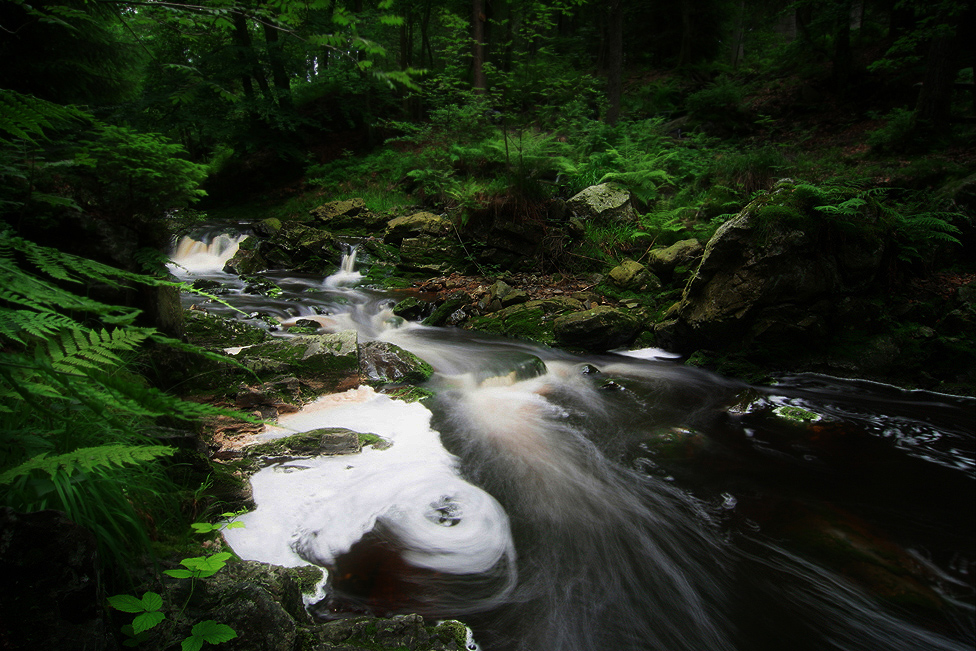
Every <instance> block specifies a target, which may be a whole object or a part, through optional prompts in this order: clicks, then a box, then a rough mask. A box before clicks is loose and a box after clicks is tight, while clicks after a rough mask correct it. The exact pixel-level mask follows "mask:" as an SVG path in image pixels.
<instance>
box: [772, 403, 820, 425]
mask: <svg viewBox="0 0 976 651" xmlns="http://www.w3.org/2000/svg"><path fill="white" fill-rule="evenodd" d="M773 413H774V414H776V415H777V416H779V417H780V418H782V419H784V420H788V421H790V422H793V423H801V424H805V423H815V422H817V421H819V420H822V419H823V417H822V416H821V415H820V414H817V413H815V412H812V411H809V410H807V409H803V408H801V407H793V406H788V405H784V406H781V407H776V408H775V409H773Z"/></svg>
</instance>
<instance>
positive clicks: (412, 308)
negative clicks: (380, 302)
mask: <svg viewBox="0 0 976 651" xmlns="http://www.w3.org/2000/svg"><path fill="white" fill-rule="evenodd" d="M427 306H428V303H426V302H424V301H419V300H417V299H416V298H414V297H413V296H408V297H407V298H405V299H403V300H402V301H400V302H399V303H397V304H396V305H394V306H393V314H395V315H397V316H398V317H401V318H403V319H406V320H407V321H419V320H420V319H422V318H423V316H424V312H426V311H427Z"/></svg>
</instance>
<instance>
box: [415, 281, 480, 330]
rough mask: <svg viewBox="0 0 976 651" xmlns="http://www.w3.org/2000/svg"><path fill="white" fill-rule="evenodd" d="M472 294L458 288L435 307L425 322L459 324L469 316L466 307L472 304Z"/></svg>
mask: <svg viewBox="0 0 976 651" xmlns="http://www.w3.org/2000/svg"><path fill="white" fill-rule="evenodd" d="M471 301H472V299H471V296H470V295H469V294H468V293H467V292H465V291H463V290H460V289H459V290H457V291H454V292H451V293H450V294H448V295H447V298H445V299H444V301H443V302H442V303H441V304H440V305H438V306H437V307H436V308H434V311H433V312H432V313H431V314H430V316H428V317H427V318H426V319H424V321H423V324H424V325H429V326H445V325H446V326H457V325H460V324H461V323H463V322H464V321H465V320H466V319H467V318H468V315H467V312H465V311H464V308H465V307H467V306H468V305H470V304H471Z"/></svg>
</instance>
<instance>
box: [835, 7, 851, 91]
mask: <svg viewBox="0 0 976 651" xmlns="http://www.w3.org/2000/svg"><path fill="white" fill-rule="evenodd" d="M852 5H853V3H852V2H851V0H841V2H840V3H838V5H837V8H836V11H837V16H836V17H835V20H836V23H835V25H836V30H835V32H834V57H833V63H832V65H831V71H830V76H831V81H832V82H833V86H834V90H835V91H836V92H838V93H841V94H843V93H844V92H846V91H847V86H848V83H849V81H850V78H851V67H852V66H853V65H854V59H853V56H852V54H851V12H852V10H853V6H852Z"/></svg>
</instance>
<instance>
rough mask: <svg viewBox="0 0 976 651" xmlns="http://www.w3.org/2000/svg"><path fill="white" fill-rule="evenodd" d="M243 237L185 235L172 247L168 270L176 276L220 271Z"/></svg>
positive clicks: (239, 235) (236, 235)
mask: <svg viewBox="0 0 976 651" xmlns="http://www.w3.org/2000/svg"><path fill="white" fill-rule="evenodd" d="M245 237H247V235H246V234H234V235H231V234H227V233H221V234H218V235H214V236H207V237H202V238H200V237H194V236H192V235H185V236H183V237H181V238H180V239H179V241H178V242H177V243H176V246H175V247H174V248H173V253H172V255H171V257H170V259H171V260H172V262H171V264H170V265H169V267H170V270H171V271H172V272H173V273H174V274H175V275H176V276H177V277H184V276H196V275H205V274H215V273H222V272H223V269H224V265H225V264H226V263H227V261H228V260H230V259H231V258H232V257H234V254H235V253H237V249H238V247H239V245H240V243H241V241H243V240H244V238H245Z"/></svg>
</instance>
